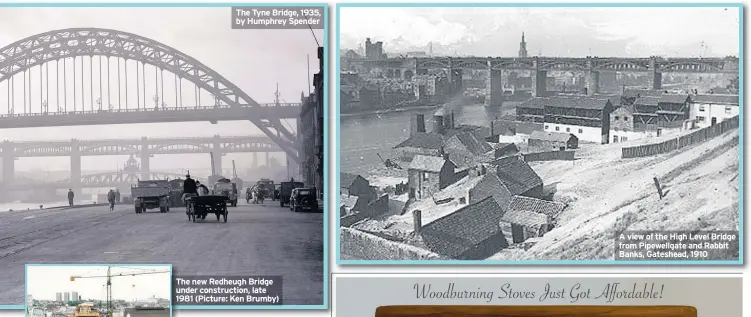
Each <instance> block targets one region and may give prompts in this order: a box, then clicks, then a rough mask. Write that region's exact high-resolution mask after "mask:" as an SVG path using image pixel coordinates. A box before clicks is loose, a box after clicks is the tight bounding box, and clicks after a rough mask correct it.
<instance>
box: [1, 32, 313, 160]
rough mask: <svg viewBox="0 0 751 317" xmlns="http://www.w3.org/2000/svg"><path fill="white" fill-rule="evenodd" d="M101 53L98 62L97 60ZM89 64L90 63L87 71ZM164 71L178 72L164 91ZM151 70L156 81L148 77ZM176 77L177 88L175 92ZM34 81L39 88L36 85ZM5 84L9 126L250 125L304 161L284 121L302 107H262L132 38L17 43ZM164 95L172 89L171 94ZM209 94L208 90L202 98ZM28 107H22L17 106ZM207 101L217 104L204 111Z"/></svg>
mask: <svg viewBox="0 0 751 317" xmlns="http://www.w3.org/2000/svg"><path fill="white" fill-rule="evenodd" d="M94 56H97V57H98V62H96V63H95V61H94ZM113 58H114V60H113ZM87 60H88V63H86V61H87ZM121 61H122V62H123V63H122V64H124V65H123V66H124V68H123V67H121ZM53 62H54V64H53ZM50 64H52V65H50ZM84 64H88V67H87V69H85V68H84ZM105 64H106V65H105ZM129 65H130V67H131V70H130V71H129V70H128V68H129V67H128V66H129ZM146 66H149V67H148V68H147V67H146ZM97 68H98V69H97ZM133 68H135V72H134V71H133ZM50 70H52V71H53V73H54V74H51V73H50ZM79 70H80V71H79ZM86 70H88V71H86ZM165 70H166V71H167V72H168V75H169V74H170V73H171V74H172V75H173V76H170V78H168V79H167V84H168V87H165V78H164V71H165ZM121 73H122V74H121ZM147 73H149V75H148V78H149V79H153V82H148V81H147V80H146V79H147V75H146V74H147ZM78 74H80V76H78ZM96 75H98V79H99V80H98V81H97V80H96V78H97V76H96ZM123 75H124V76H123ZM134 75H135V76H134ZM21 77H22V78H21ZM34 77H36V78H34ZM61 77H62V81H61V80H60V79H61ZM87 77H88V80H86V79H87ZM71 78H72V80H71ZM133 78H135V83H133ZM20 79H23V80H22V81H21V80H20ZM122 79H124V81H123V82H124V85H123V84H122V83H121V81H122ZM172 79H174V85H173V86H172V87H169V85H170V84H171V81H172ZM32 80H33V82H34V83H35V84H36V83H38V86H34V85H32V84H31V83H32ZM183 80H187V81H188V84H189V86H191V85H190V84H192V86H193V87H189V88H192V89H185V90H186V91H187V93H186V92H185V91H183V86H184V85H183ZM95 81H96V82H97V84H96V85H95ZM129 82H130V83H129ZM2 83H4V84H5V86H7V87H6V89H3V87H0V96H2V95H3V94H4V92H5V91H7V95H6V96H2V97H7V100H8V109H7V113H6V114H5V115H3V116H0V127H3V128H28V127H41V126H72V125H99V124H121V123H154V122H187V121H211V122H217V121H221V120H249V121H250V122H252V123H253V124H255V125H256V126H257V127H258V128H259V129H260V130H261V131H263V133H264V134H266V136H268V137H269V138H270V139H271V140H272V141H273V142H274V143H276V144H278V145H279V147H280V148H281V149H283V150H284V151H285V152H286V153H287V156H288V157H289V158H290V159H291V160H292V161H294V162H299V158H298V155H297V150H296V147H295V145H294V144H295V139H296V136H295V135H294V134H293V132H290V131H289V130H288V129H287V128H286V127H285V125H284V124H283V123H282V121H281V119H285V118H297V116H298V114H299V111H300V104H281V103H278V102H276V103H272V104H264V105H262V104H259V103H258V102H256V101H255V100H253V99H252V98H250V96H248V94H246V93H245V92H243V91H242V90H241V89H240V88H239V87H237V86H236V85H235V84H233V83H232V82H230V81H229V80H227V79H226V78H224V77H223V76H221V75H220V74H219V73H217V72H216V71H214V70H213V69H211V68H209V67H208V66H206V65H204V64H203V63H201V62H200V61H198V60H196V59H194V58H192V57H190V56H188V55H186V54H184V53H182V52H180V51H178V50H177V49H174V48H172V47H170V46H168V45H165V44H163V43H160V42H157V41H155V40H152V39H149V38H146V37H143V36H139V35H135V34H132V33H127V32H122V31H117V30H111V29H101V28H71V29H63V30H54V31H49V32H45V33H41V34H37V35H33V36H30V37H28V38H25V39H22V40H19V41H16V42H14V43H12V44H10V45H7V46H5V47H3V48H0V84H2ZM27 83H28V84H27ZM134 84H135V85H134ZM53 86H54V87H53ZM105 86H106V89H103V88H104V87H105ZM113 86H114V87H113ZM128 86H130V87H128ZM134 86H135V89H134ZM21 87H22V88H23V89H22V92H23V95H22V96H20V92H21V89H19V88H21ZM61 88H62V89H61ZM97 88H98V89H97ZM121 88H124V89H121ZM186 88H188V87H186ZM34 90H36V91H34ZM97 90H98V91H97ZM134 90H135V93H133V91H134ZM165 90H171V91H169V93H167V94H166V96H165ZM172 90H173V91H172ZM190 90H193V93H192V94H191V93H190ZM51 91H52V94H51V93H50V92H51ZM202 91H204V92H206V93H205V94H204V95H203V98H202V94H201V92H202ZM152 93H153V94H152ZM16 94H19V96H16ZM147 95H148V96H149V97H148V98H149V100H150V101H151V100H153V104H152V106H148V107H147V100H146V98H147V97H146V96H147ZM206 95H208V96H209V97H210V101H208V102H205V101H203V99H206V98H205V97H206ZM152 96H153V98H152ZM27 97H28V98H27ZM37 97H38V98H37ZM129 97H130V98H129ZM134 97H135V98H134ZM172 97H174V99H172V100H170V101H171V102H170V103H169V104H168V103H167V100H168V99H169V98H172ZM188 98H190V99H188ZM183 99H187V100H190V101H189V102H183ZM134 101H135V102H134ZM21 102H23V107H20V105H18V103H21ZM160 102H161V103H160ZM134 103H135V105H133V104H134ZM205 104H211V105H212V106H210V107H206V106H202V105H205ZM50 106H52V108H53V110H52V111H50ZM87 108H88V109H87ZM54 109H57V110H54Z"/></svg>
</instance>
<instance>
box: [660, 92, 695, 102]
mask: <svg viewBox="0 0 751 317" xmlns="http://www.w3.org/2000/svg"><path fill="white" fill-rule="evenodd" d="M689 100H690V98H689V97H688V95H686V94H681V95H674V94H666V95H662V96H660V101H659V102H661V103H662V102H664V103H681V104H682V103H685V102H686V101H689Z"/></svg>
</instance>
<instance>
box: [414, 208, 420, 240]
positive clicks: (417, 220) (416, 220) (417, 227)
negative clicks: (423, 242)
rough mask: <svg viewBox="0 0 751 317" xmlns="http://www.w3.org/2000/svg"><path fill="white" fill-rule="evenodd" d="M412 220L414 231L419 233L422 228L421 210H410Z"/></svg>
mask: <svg viewBox="0 0 751 317" xmlns="http://www.w3.org/2000/svg"><path fill="white" fill-rule="evenodd" d="M412 222H413V223H414V225H415V229H414V231H415V233H416V234H420V229H421V228H422V211H420V210H419V209H415V210H413V211H412Z"/></svg>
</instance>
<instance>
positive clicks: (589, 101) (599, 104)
mask: <svg viewBox="0 0 751 317" xmlns="http://www.w3.org/2000/svg"><path fill="white" fill-rule="evenodd" d="M544 99H546V100H545V101H544V103H545V106H546V107H556V108H577V109H594V110H602V109H604V108H605V106H606V105H607V104H608V103H609V101H610V100H608V98H607V97H594V98H593V97H569V96H556V97H548V98H544Z"/></svg>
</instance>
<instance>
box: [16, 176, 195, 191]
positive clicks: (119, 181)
mask: <svg viewBox="0 0 751 317" xmlns="http://www.w3.org/2000/svg"><path fill="white" fill-rule="evenodd" d="M149 174H150V180H158V179H165V180H168V179H178V178H183V177H184V176H185V175H183V174H177V173H163V172H150V173H149ZM141 177H142V173H140V172H139V173H122V172H109V173H95V174H88V175H84V176H82V177H81V185H80V186H81V187H83V188H106V187H120V186H130V184H135V183H136V182H138V180H139V179H141ZM193 178H194V179H195V180H198V181H200V182H206V179H203V178H200V177H199V178H196V177H195V176H194V177H193ZM72 186H73V184H72V182H71V179H65V180H62V181H58V182H52V183H45V184H28V185H20V186H12V187H11V189H29V188H40V187H41V188H52V189H65V188H71V187H72Z"/></svg>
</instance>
